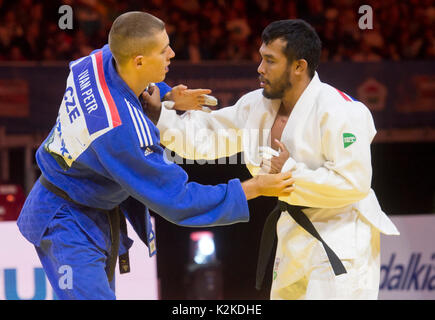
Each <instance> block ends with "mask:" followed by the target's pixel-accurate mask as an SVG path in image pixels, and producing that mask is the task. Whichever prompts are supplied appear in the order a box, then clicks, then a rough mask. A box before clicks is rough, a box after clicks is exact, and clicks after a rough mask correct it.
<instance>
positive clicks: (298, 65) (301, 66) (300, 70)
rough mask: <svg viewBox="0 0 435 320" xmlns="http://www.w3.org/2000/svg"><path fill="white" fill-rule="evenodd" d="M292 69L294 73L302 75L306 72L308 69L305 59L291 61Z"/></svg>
mask: <svg viewBox="0 0 435 320" xmlns="http://www.w3.org/2000/svg"><path fill="white" fill-rule="evenodd" d="M293 69H294V73H295V75H298V76H299V75H302V74H304V73H305V72H307V69H308V62H307V60H305V59H299V60H295V61H294V62H293Z"/></svg>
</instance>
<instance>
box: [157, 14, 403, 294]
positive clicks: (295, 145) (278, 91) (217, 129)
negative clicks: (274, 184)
mask: <svg viewBox="0 0 435 320" xmlns="http://www.w3.org/2000/svg"><path fill="white" fill-rule="evenodd" d="M262 40H263V44H262V46H261V48H260V54H261V56H262V61H261V64H260V65H259V67H258V72H259V74H260V77H259V79H260V82H261V87H262V89H258V90H255V91H252V92H249V93H247V94H246V95H244V96H242V97H241V98H240V99H239V100H238V101H237V103H236V104H235V105H233V106H231V107H226V108H222V109H220V110H217V111H213V112H211V113H205V112H201V111H189V112H186V113H184V114H183V115H177V114H176V112H175V111H173V110H170V107H171V106H170V105H169V104H166V103H164V104H163V105H164V107H162V108H161V113H160V118H159V121H158V123H157V127H158V128H159V130H160V132H161V138H162V139H161V141H162V143H163V144H165V145H166V146H167V147H168V148H169V149H171V150H174V151H175V152H176V153H178V154H179V155H181V156H183V157H185V158H188V159H217V158H220V157H225V156H231V155H232V154H235V153H238V152H244V159H245V161H246V166H247V168H248V169H249V171H250V172H251V174H252V175H253V176H256V175H258V174H261V173H262V172H266V171H270V170H272V171H274V170H278V171H281V170H282V171H286V170H289V169H291V170H292V173H293V178H294V179H295V184H294V187H295V188H294V191H293V192H292V193H291V195H290V196H289V197H281V198H279V200H281V201H285V202H287V203H289V204H291V205H299V206H304V207H309V208H308V209H305V210H303V212H304V213H305V215H306V216H308V217H309V219H310V221H311V222H312V223H313V225H314V226H315V228H316V229H317V231H318V232H319V234H320V235H321V237H322V238H323V240H325V242H326V243H327V244H328V245H329V247H330V248H331V249H332V250H333V251H334V252H335V253H336V254H337V255H338V257H339V258H340V260H341V262H342V263H343V265H344V266H345V268H346V271H347V272H346V273H344V274H341V275H338V276H336V275H335V274H334V272H333V270H332V267H331V264H330V262H329V260H328V257H327V255H326V253H325V250H324V247H323V246H322V244H321V242H319V241H318V240H317V239H316V238H314V237H313V236H312V235H311V234H309V233H308V232H307V231H306V230H305V229H303V228H302V227H301V226H299V225H298V224H297V223H296V222H295V221H294V220H293V218H292V217H291V216H290V215H289V214H288V212H287V211H284V212H282V213H281V216H280V218H279V220H278V223H277V227H276V231H277V236H278V244H277V250H276V255H275V262H274V267H273V275H269V276H272V277H273V282H272V288H271V294H270V297H271V299H377V296H378V288H379V278H380V232H382V233H384V234H388V235H397V234H399V232H398V230H397V229H396V227H395V226H394V225H393V223H392V222H391V221H390V219H389V218H388V217H387V216H386V215H385V213H384V212H383V211H382V210H381V207H380V205H379V203H378V200H377V198H376V196H375V193H374V191H373V190H372V189H371V187H370V185H371V176H372V168H371V157H370V143H371V141H372V140H373V137H374V136H375V134H376V129H375V126H374V122H373V119H372V116H371V114H370V111H369V110H368V108H367V107H366V106H365V105H364V104H362V103H361V102H358V101H355V100H353V99H352V98H351V97H349V96H348V95H347V94H345V93H343V92H341V91H339V90H337V89H335V88H334V87H332V86H330V85H328V84H326V83H322V82H321V81H320V79H319V76H318V74H317V72H316V69H317V66H318V64H319V58H320V52H321V43H320V39H319V37H318V35H317V34H316V32H315V30H314V29H313V28H312V27H311V26H310V25H309V24H307V23H306V22H304V21H302V20H283V21H276V22H273V23H271V24H270V25H269V26H268V27H267V28H266V29H265V30H264V31H263V34H262ZM339 72H345V71H344V70H342V71H339ZM156 108H159V107H157V106H156ZM278 151H279V153H278ZM274 154H275V155H274ZM273 155H274V156H273Z"/></svg>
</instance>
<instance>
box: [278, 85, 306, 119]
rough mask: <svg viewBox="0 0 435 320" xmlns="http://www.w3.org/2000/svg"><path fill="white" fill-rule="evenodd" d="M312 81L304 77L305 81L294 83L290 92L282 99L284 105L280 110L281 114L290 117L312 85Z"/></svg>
mask: <svg viewBox="0 0 435 320" xmlns="http://www.w3.org/2000/svg"><path fill="white" fill-rule="evenodd" d="M310 81H311V79H310V78H309V77H304V79H302V80H301V81H295V82H294V83H292V88H291V89H290V90H288V91H287V92H286V93H285V94H284V97H283V98H282V104H281V108H280V111H281V112H283V113H286V114H287V115H290V113H291V112H292V110H293V108H294V106H295V105H296V103H297V102H298V100H299V98H300V97H301V95H302V93H303V92H304V90H305V89H306V88H307V87H308V85H309V84H310ZM281 109H282V110H281Z"/></svg>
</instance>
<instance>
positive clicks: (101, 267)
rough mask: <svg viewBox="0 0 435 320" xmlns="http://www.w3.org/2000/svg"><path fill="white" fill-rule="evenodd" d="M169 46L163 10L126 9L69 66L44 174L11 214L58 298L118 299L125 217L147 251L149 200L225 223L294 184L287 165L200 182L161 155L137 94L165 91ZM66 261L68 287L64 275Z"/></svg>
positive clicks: (177, 214) (40, 159) (196, 98)
mask: <svg viewBox="0 0 435 320" xmlns="http://www.w3.org/2000/svg"><path fill="white" fill-rule="evenodd" d="M174 55H175V54H174V52H173V51H172V49H171V47H170V46H169V38H168V35H167V33H166V31H165V27H164V23H163V22H162V21H161V20H160V19H157V18H156V17H154V16H152V15H149V14H147V13H144V12H129V13H126V14H123V15H121V16H120V17H118V18H117V19H116V20H115V22H114V23H113V25H112V28H111V31H110V34H109V45H106V46H104V47H103V48H102V49H99V50H96V51H93V52H92V53H91V54H90V55H89V56H86V57H83V58H81V59H79V60H76V61H74V62H71V63H70V65H69V68H70V74H69V76H68V79H67V83H66V89H65V94H64V96H63V98H62V102H61V105H60V109H59V113H58V117H57V120H56V124H55V125H54V127H53V128H52V130H51V132H50V134H49V135H48V137H47V138H46V140H45V141H44V142H43V143H42V145H41V146H40V147H39V149H38V150H37V153H36V161H37V163H38V166H39V168H40V169H41V172H42V175H41V177H40V179H39V180H38V181H37V182H36V183H35V185H34V187H33V189H32V190H31V192H30V194H29V196H28V198H27V199H26V203H25V205H24V207H23V209H22V211H21V214H20V217H19V219H18V226H19V229H20V231H21V233H22V234H23V235H24V237H25V238H26V239H27V240H29V241H30V242H31V243H32V244H34V245H35V248H36V251H37V253H38V256H39V258H40V260H41V263H42V265H43V268H44V270H45V272H46V274H47V277H48V279H49V281H50V283H51V285H52V287H53V290H54V291H55V293H56V295H57V297H58V298H59V299H115V297H116V296H115V290H114V280H113V272H114V262H116V257H117V256H118V255H119V257H120V261H119V262H120V266H121V268H122V271H128V256H127V255H126V254H127V253H128V248H130V247H131V245H132V240H131V239H129V238H128V237H127V235H126V232H125V230H126V227H125V218H127V220H128V221H129V222H130V223H131V225H132V226H133V228H134V230H135V231H136V232H137V234H138V235H139V237H140V239H141V240H142V241H143V242H144V243H145V244H146V245H147V246H148V248H149V255H150V256H152V255H154V254H155V253H156V249H155V238H154V232H153V228H152V225H151V222H150V215H149V211H148V210H149V209H151V210H153V211H154V212H156V213H158V214H159V215H161V216H162V217H164V218H165V219H167V220H169V221H171V222H173V223H176V224H178V225H182V226H193V227H203V226H217V225H226V224H232V223H237V222H247V221H248V220H249V211H248V205H247V200H249V199H252V198H255V197H257V196H260V195H266V196H281V195H289V194H290V193H291V191H292V190H293V188H292V184H293V180H292V178H291V174H290V173H280V174H275V175H272V174H271V175H264V176H260V177H256V178H253V179H250V180H247V181H245V182H243V183H241V182H240V181H239V180H238V179H233V180H230V181H229V182H228V183H227V184H220V185H216V186H209V185H207V186H205V185H200V184H198V183H195V182H188V176H187V174H186V173H185V172H184V171H183V170H182V169H181V168H180V167H179V166H178V165H176V164H173V163H170V162H168V161H166V160H165V159H164V150H163V148H162V147H161V146H160V140H159V131H158V129H157V128H156V126H155V125H154V123H153V122H152V121H150V119H149V118H148V117H147V116H145V114H144V113H143V110H142V104H141V102H140V100H139V99H138V97H139V96H140V95H141V94H143V97H146V96H147V94H146V93H143V91H144V89H145V88H146V87H147V86H148V85H149V84H150V83H152V82H155V83H157V86H158V87H159V89H160V95H161V97H163V96H165V95H171V92H170V90H171V88H170V87H168V86H167V85H166V84H164V83H158V82H161V81H163V80H164V78H165V74H166V72H167V71H168V65H169V63H170V59H171V58H173V57H174ZM184 89H185V87H184ZM184 89H183V90H184ZM174 90H175V88H174ZM204 92H206V91H203V90H185V91H184V93H183V94H179V95H178V97H179V100H178V102H177V100H176V99H175V98H174V101H175V107H176V108H177V105H178V107H179V108H180V109H182V106H183V103H184V104H186V103H191V104H195V103H197V104H198V108H199V106H200V104H201V103H202V100H201V94H202V93H204ZM172 96H175V95H172ZM189 107H190V108H191V105H190V106H189ZM124 217H125V218H124ZM120 230H121V231H120ZM118 248H119V249H118ZM114 257H115V259H114ZM65 267H67V268H68V269H69V270H71V271H72V275H73V281H72V286H68V285H66V286H65V284H62V281H61V277H62V275H63V272H61V270H65Z"/></svg>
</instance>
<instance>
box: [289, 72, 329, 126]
mask: <svg viewBox="0 0 435 320" xmlns="http://www.w3.org/2000/svg"><path fill="white" fill-rule="evenodd" d="M321 84H322V82H320V79H319V75H318V74H317V72H315V73H314V77H313V78H312V79H311V81H310V83H309V84H308V86H307V87H306V88H305V90H304V92H302V94H301V96H300V97H299V99H298V101H297V102H296V104H295V106H294V107H293V110H292V112H291V114H290V117H289V122H290V118H296V119H297V118H299V117H300V116H301V115H302V114H306V113H310V112H311V109H312V108H313V106H314V103H315V101H316V99H317V95H318V94H319V91H320V87H321Z"/></svg>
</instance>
